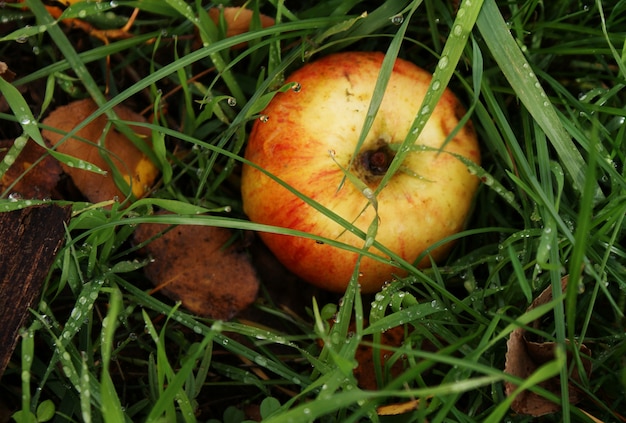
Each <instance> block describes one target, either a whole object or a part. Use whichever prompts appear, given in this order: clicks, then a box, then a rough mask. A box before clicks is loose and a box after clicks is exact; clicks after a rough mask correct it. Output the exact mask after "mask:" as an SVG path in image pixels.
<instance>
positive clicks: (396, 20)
mask: <svg viewBox="0 0 626 423" xmlns="http://www.w3.org/2000/svg"><path fill="white" fill-rule="evenodd" d="M402 22H404V16H402V15H401V14H399V13H398V14H397V15H394V16H392V17H391V23H392V24H394V25H402Z"/></svg>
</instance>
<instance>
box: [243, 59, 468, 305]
mask: <svg viewBox="0 0 626 423" xmlns="http://www.w3.org/2000/svg"><path fill="white" fill-rule="evenodd" d="M383 58H384V55H383V54H382V53H379V52H346V53H337V54H332V55H329V56H327V57H324V58H322V59H319V60H317V61H314V62H312V63H309V64H307V65H305V66H303V67H302V68H300V69H299V70H297V71H296V72H294V73H293V74H292V75H291V76H290V77H289V78H288V79H287V82H294V83H297V86H298V87H299V88H300V89H299V90H288V91H286V92H284V93H278V94H277V95H276V96H275V97H274V98H273V99H272V101H271V102H270V104H269V105H268V106H267V108H266V109H265V110H264V111H263V119H259V120H257V121H256V122H255V123H254V125H253V127H252V130H251V133H250V137H249V140H248V145H247V147H246V151H245V158H246V159H248V160H249V161H251V162H252V163H254V164H256V165H258V166H260V167H261V168H263V169H265V170H266V171H268V172H270V173H271V174H273V175H275V176H276V177H278V178H279V179H281V180H282V181H284V182H286V183H287V184H289V185H290V186H291V187H293V188H295V189H296V190H297V191H299V192H301V193H302V194H304V195H306V196H308V197H310V198H312V199H313V200H315V201H317V202H319V203H321V204H322V205H323V206H325V207H327V208H328V209H330V210H332V211H333V212H334V213H336V214H338V215H339V216H341V217H343V218H344V219H345V220H347V221H349V222H353V224H354V226H356V227H357V228H359V229H360V230H362V231H364V232H367V229H368V227H369V225H370V224H371V223H372V221H373V220H374V219H375V218H376V210H375V209H374V207H372V206H371V205H370V206H369V207H366V206H368V201H369V200H368V198H366V196H365V195H364V194H363V189H362V187H361V188H359V187H357V184H355V183H351V182H350V179H346V178H345V172H346V170H347V171H349V172H351V173H352V174H353V175H354V176H356V177H357V178H359V179H360V180H361V181H362V182H363V183H364V184H365V185H367V187H369V188H370V189H372V190H376V188H377V186H378V184H379V183H380V181H381V179H382V178H383V175H384V174H385V172H386V171H387V168H388V166H389V164H390V162H391V160H392V159H393V157H394V154H395V153H394V151H397V149H396V150H394V148H393V145H394V144H396V145H399V144H400V143H401V142H402V141H403V140H404V139H405V137H406V135H407V134H408V131H409V130H410V128H411V125H412V123H413V121H414V119H415V116H416V115H417V113H418V111H419V108H420V105H421V103H422V100H423V99H424V96H425V94H426V92H427V89H428V86H429V84H430V82H431V79H432V75H431V74H430V73H428V72H427V71H425V70H423V69H421V68H419V67H418V66H416V65H414V64H412V63H410V62H408V61H405V60H402V59H398V60H397V61H396V63H395V65H394V68H393V72H392V74H391V78H390V80H389V83H388V86H387V89H386V91H385V95H384V98H383V101H382V104H381V106H380V109H379V111H378V113H377V115H376V118H375V120H374V124H373V126H372V128H371V130H370V131H369V133H368V134H367V137H366V139H365V142H364V144H363V145H362V147H361V149H360V150H359V151H356V152H355V149H356V145H357V142H358V138H359V135H360V131H361V128H362V126H363V122H364V120H365V117H366V113H367V110H368V107H369V104H370V101H371V99H372V93H373V91H374V86H375V84H376V80H377V78H378V73H379V71H380V68H381V64H382V61H383ZM464 113H465V110H464V109H463V107H462V106H461V104H460V102H459V100H458V99H457V98H456V97H455V96H454V94H452V92H450V91H449V90H447V89H446V91H445V92H444V94H443V96H442V97H441V100H440V101H439V103H438V104H437V107H435V109H434V110H433V114H432V116H431V117H430V119H429V120H428V122H427V123H426V126H425V127H424V129H423V131H422V133H421V134H420V136H419V138H418V139H417V141H416V143H415V145H424V146H428V147H431V148H435V149H439V148H441V147H442V146H443V144H444V142H445V140H446V137H447V136H448V134H449V133H450V132H451V131H452V130H453V129H454V128H455V127H456V126H457V124H458V123H459V119H460V118H461V117H462V116H463V114H464ZM417 150H419V149H415V151H413V150H412V151H411V152H410V153H409V154H408V155H407V156H406V158H405V160H404V162H403V163H402V166H403V169H404V170H401V171H398V172H396V173H395V174H394V175H393V177H392V178H391V179H390V180H389V181H388V183H387V185H386V186H384V187H383V189H382V190H381V191H380V192H379V193H378V195H377V202H378V207H377V212H378V222H379V226H378V231H377V234H376V241H378V242H379V243H381V244H382V245H384V246H385V247H386V248H388V249H389V250H391V251H393V252H394V253H395V254H397V255H398V256H400V257H402V258H403V259H404V260H408V261H409V262H414V261H415V260H416V258H417V257H418V256H419V255H420V254H422V253H423V252H424V251H426V250H427V249H428V248H429V247H431V246H432V245H433V243H435V242H437V241H440V240H442V239H444V238H446V237H448V236H450V235H452V234H455V233H457V232H458V231H460V230H462V229H463V227H464V224H465V222H466V219H467V216H468V214H469V212H470V209H471V206H472V202H473V197H474V194H475V192H476V189H477V187H478V183H479V181H478V178H477V177H476V176H475V175H473V174H472V173H470V171H469V170H468V168H467V165H465V164H464V163H462V162H461V161H460V160H459V159H458V158H457V157H454V156H453V155H452V154H446V153H444V152H436V151H432V150H429V151H417ZM444 150H445V151H446V152H450V153H454V154H457V155H461V156H464V157H466V158H467V159H469V160H471V161H473V162H475V163H477V164H479V163H480V150H479V146H478V140H477V138H476V135H475V132H474V130H473V127H472V125H471V123H469V124H466V125H465V126H464V127H463V128H462V129H461V130H459V131H458V133H457V134H456V135H455V136H454V138H452V139H451V140H450V141H449V142H448V143H447V144H446V145H445V148H444ZM353 157H354V160H352V159H353ZM350 163H352V165H351V164H350ZM241 182H242V186H241V190H242V199H243V208H244V212H245V213H246V214H247V216H248V217H249V219H250V220H251V221H253V222H257V223H263V224H267V225H272V226H277V227H283V228H289V229H295V230H298V231H304V232H307V233H311V234H315V235H319V236H322V237H325V238H327V239H332V240H336V241H339V242H342V243H345V244H349V245H352V246H355V247H358V248H363V246H364V243H365V241H364V240H363V239H362V238H361V237H359V236H357V235H355V234H353V233H352V232H351V231H348V230H346V229H345V228H344V227H342V226H341V225H339V224H338V223H336V222H335V221H333V220H332V219H330V218H329V217H327V216H325V215H324V214H323V213H320V212H319V211H317V210H316V209H314V208H313V207H311V206H310V205H308V204H307V203H306V202H305V201H303V200H301V199H300V198H298V197H297V196H296V195H294V194H293V193H291V192H289V191H288V190H287V189H286V188H285V187H283V186H281V185H280V184H278V183H277V182H276V181H274V180H272V179H271V178H269V177H268V176H267V175H265V174H263V173H262V172H260V171H259V170H257V169H255V168H253V167H251V166H244V167H243V170H242V181H241ZM259 235H260V237H261V239H262V240H263V242H264V243H265V244H266V245H267V246H268V247H269V249H270V250H271V251H272V253H273V254H274V255H275V256H276V257H277V258H278V259H279V260H280V262H282V263H283V264H284V265H285V266H286V267H287V268H288V269H289V270H291V271H292V272H293V273H295V274H296V275H298V276H299V277H301V278H302V279H304V280H306V281H308V282H310V283H312V284H314V285H317V286H319V287H321V288H323V289H327V290H330V291H335V292H343V291H344V290H345V288H346V287H347V285H348V283H349V281H350V278H351V276H352V274H353V273H354V270H355V265H356V262H357V257H358V254H357V253H354V252H351V251H347V250H345V249H341V248H338V247H335V246H331V245H328V244H327V243H319V242H316V241H315V240H313V239H310V238H306V237H297V236H291V235H284V234H274V233H267V232H263V233H260V234H259ZM451 247H452V243H451V242H449V243H446V244H445V245H443V246H439V247H437V248H434V249H432V250H430V251H429V252H428V254H427V255H426V257H424V258H423V260H421V261H420V262H419V263H415V264H416V265H417V266H420V267H425V266H428V265H430V263H431V259H432V260H435V261H441V260H443V259H444V258H445V257H446V255H447V254H448V253H449V251H450V248H451ZM369 251H370V252H372V253H374V254H377V255H379V256H381V259H382V260H376V259H373V258H369V257H363V259H362V261H361V263H360V267H359V272H360V276H359V283H360V286H361V290H362V292H364V293H368V292H369V293H371V292H375V291H377V290H379V289H380V288H381V286H382V285H383V284H384V283H385V282H386V281H389V280H391V279H392V278H393V277H394V275H396V276H404V275H405V273H404V272H403V271H402V270H401V269H400V268H398V267H396V266H394V265H392V264H391V262H390V260H389V257H388V256H386V255H385V254H383V253H382V252H380V251H379V250H378V249H376V248H374V247H370V250H369Z"/></svg>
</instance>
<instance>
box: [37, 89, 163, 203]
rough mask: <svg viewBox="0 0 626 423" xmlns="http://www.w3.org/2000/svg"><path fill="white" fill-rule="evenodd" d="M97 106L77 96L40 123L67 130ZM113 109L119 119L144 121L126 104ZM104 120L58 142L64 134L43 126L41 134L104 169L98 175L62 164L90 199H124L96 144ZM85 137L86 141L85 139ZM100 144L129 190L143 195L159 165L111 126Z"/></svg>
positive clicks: (147, 138) (142, 131) (100, 118)
mask: <svg viewBox="0 0 626 423" xmlns="http://www.w3.org/2000/svg"><path fill="white" fill-rule="evenodd" d="M97 108H98V106H97V105H96V103H94V102H93V100H91V99H85V100H78V101H75V102H73V103H70V104H68V105H65V106H61V107H58V108H57V109H56V110H54V111H53V112H52V113H50V115H49V116H48V117H47V118H46V119H44V121H43V123H44V124H45V125H48V126H50V127H52V128H57V129H59V130H61V131H62V132H69V131H70V130H72V129H73V128H74V127H76V126H77V125H78V124H79V123H80V122H82V121H83V120H85V119H86V118H87V117H88V116H89V115H91V114H92V113H93V112H94V111H96V110H97ZM113 110H114V111H115V113H116V114H117V115H118V116H119V117H120V119H122V120H126V121H131V122H146V120H145V119H144V118H143V117H142V116H141V115H139V114H137V113H135V112H133V111H132V110H130V109H129V108H127V107H125V106H122V105H118V106H116V107H114V108H113ZM106 124H107V117H106V116H104V115H101V116H98V117H97V118H96V119H95V120H93V121H92V122H90V123H89V124H88V125H87V126H85V127H84V128H82V129H80V130H79V131H78V132H77V134H76V138H70V139H67V140H65V141H63V142H62V143H59V141H61V139H62V138H63V137H64V134H61V133H58V132H55V131H52V130H47V129H45V130H43V131H42V134H43V135H44V137H46V138H47V139H48V141H50V142H51V143H52V145H56V144H57V143H59V144H58V145H56V147H57V150H58V151H60V152H61V153H65V154H69V155H71V156H73V157H76V158H79V159H82V160H85V161H87V162H89V163H92V164H94V165H96V166H98V167H99V168H101V169H103V170H106V171H107V174H106V175H100V174H97V173H94V172H91V171H87V170H84V169H79V168H76V167H70V166H67V165H65V164H62V167H63V170H64V171H65V172H66V173H67V174H68V175H70V177H71V178H72V180H73V181H74V184H75V185H76V187H77V188H78V189H79V191H80V192H81V193H82V194H83V195H84V196H85V197H86V198H87V199H88V200H89V201H91V202H94V203H97V202H101V201H107V200H113V199H116V198H117V199H120V200H121V199H123V198H125V197H126V194H125V193H123V192H122V191H121V190H120V189H119V188H118V187H117V185H116V184H115V181H114V179H113V172H112V169H111V167H110V166H109V165H108V163H107V161H106V160H105V159H104V158H103V157H102V155H101V153H102V151H101V149H100V148H99V147H98V144H99V141H100V138H101V137H102V134H103V131H104V129H105V126H106ZM132 129H133V130H134V131H135V132H136V133H137V134H138V135H140V136H143V137H144V139H145V141H146V142H147V143H148V144H149V142H150V131H149V130H148V129H146V128H142V127H132ZM80 138H84V139H86V140H88V141H90V143H89V142H84V141H82V140H81V139H80ZM103 147H104V148H105V149H106V150H107V151H108V154H109V158H110V160H111V162H112V163H113V164H114V166H115V167H116V168H117V169H118V170H119V172H120V173H121V174H122V175H123V176H124V179H125V180H126V182H127V183H129V184H130V185H131V188H132V193H133V195H134V196H135V197H137V198H139V197H142V196H144V195H145V194H146V193H147V192H148V191H149V189H150V187H151V186H152V185H153V183H154V181H155V179H156V177H157V175H158V169H157V168H156V166H154V164H153V163H152V162H151V161H150V160H149V159H148V158H147V157H146V156H145V155H144V154H143V153H142V152H141V151H140V150H139V149H138V148H137V147H135V145H134V144H133V143H132V142H131V141H130V140H129V139H128V138H127V137H126V136H125V135H123V134H121V133H120V132H118V131H117V130H116V129H115V128H114V127H111V128H110V129H109V131H108V132H107V134H106V138H105V140H104V143H103Z"/></svg>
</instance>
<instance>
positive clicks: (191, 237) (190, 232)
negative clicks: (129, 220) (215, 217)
mask: <svg viewBox="0 0 626 423" xmlns="http://www.w3.org/2000/svg"><path fill="white" fill-rule="evenodd" d="M168 229H170V230H168ZM154 237H157V238H155V239H152V238H154ZM232 237H233V231H231V230H229V229H226V228H218V227H212V226H195V225H194V226H190V225H180V226H175V227H173V228H170V226H169V225H165V224H156V223H154V224H153V223H149V224H141V225H139V227H138V228H137V229H136V230H135V233H134V240H135V242H136V243H137V244H139V243H143V242H146V241H148V240H151V239H152V241H151V242H150V243H148V244H147V245H146V246H145V247H143V248H142V253H143V254H145V255H149V256H150V257H151V258H152V259H153V261H152V262H151V263H149V264H148V265H146V267H145V269H144V270H145V274H146V276H147V277H148V279H150V281H151V282H152V283H153V285H155V287H156V288H155V291H160V292H162V293H163V294H165V295H166V296H168V297H170V298H171V299H173V300H176V301H181V303H182V305H183V307H185V308H186V309H188V310H189V311H191V312H192V313H194V314H197V315H200V316H208V317H211V318H214V319H222V320H228V319H231V318H232V317H233V316H235V315H236V314H237V313H239V312H240V311H242V310H243V309H245V308H246V307H248V306H249V305H250V304H251V303H252V302H254V300H255V299H256V295H257V292H258V289H259V279H258V277H257V274H256V271H255V269H254V267H253V266H252V264H251V263H250V258H249V256H248V254H247V253H246V251H245V243H244V242H242V241H241V240H235V241H232V239H231V238H232ZM231 241H232V242H231Z"/></svg>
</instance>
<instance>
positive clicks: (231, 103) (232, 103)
mask: <svg viewBox="0 0 626 423" xmlns="http://www.w3.org/2000/svg"><path fill="white" fill-rule="evenodd" d="M226 102H227V103H228V105H229V106H230V107H234V106H236V105H237V99H236V98H235V97H228V100H226Z"/></svg>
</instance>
